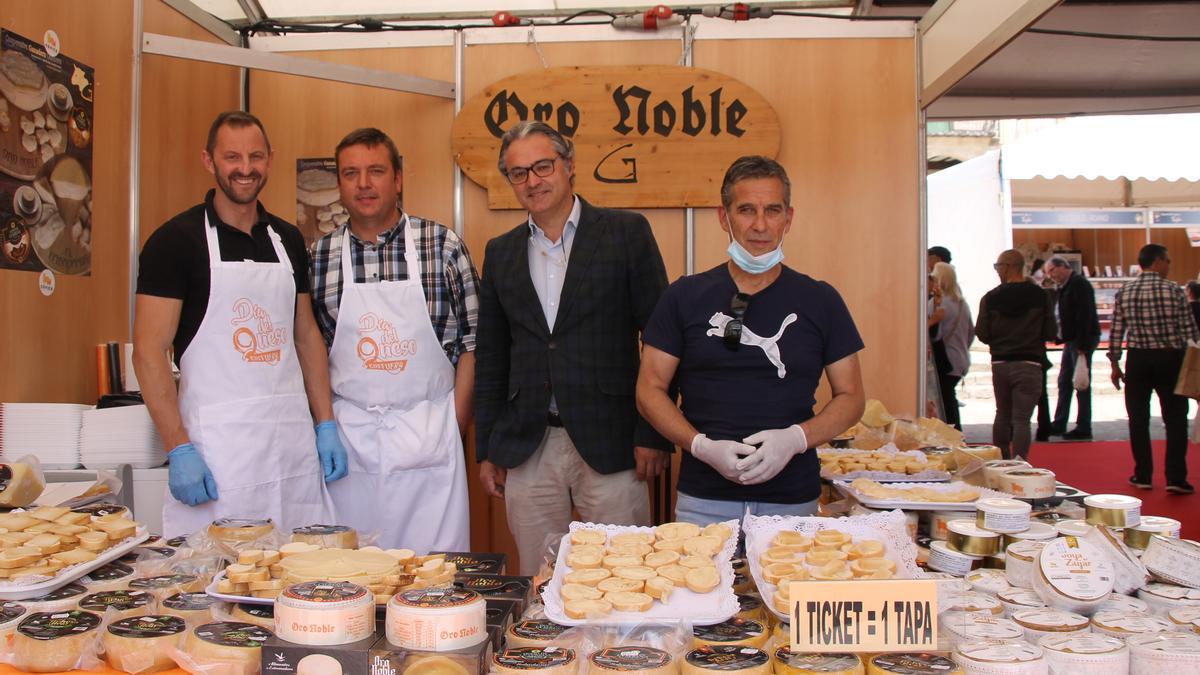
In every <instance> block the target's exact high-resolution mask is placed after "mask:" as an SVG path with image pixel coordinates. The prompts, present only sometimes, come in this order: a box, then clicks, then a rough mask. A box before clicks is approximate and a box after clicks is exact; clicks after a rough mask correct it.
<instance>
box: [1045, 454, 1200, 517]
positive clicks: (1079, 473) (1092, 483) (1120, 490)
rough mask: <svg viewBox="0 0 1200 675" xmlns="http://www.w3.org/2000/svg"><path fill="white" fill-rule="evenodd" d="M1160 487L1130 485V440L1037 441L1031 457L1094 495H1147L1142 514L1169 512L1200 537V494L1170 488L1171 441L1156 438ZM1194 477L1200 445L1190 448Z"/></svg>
mask: <svg viewBox="0 0 1200 675" xmlns="http://www.w3.org/2000/svg"><path fill="white" fill-rule="evenodd" d="M1153 446H1154V489H1153V490H1139V489H1137V488H1135V487H1131V486H1130V485H1129V483H1128V482H1126V481H1128V479H1129V477H1130V476H1131V475H1133V455H1132V453H1131V452H1130V450H1129V443H1128V442H1127V441H1099V442H1095V443H1034V444H1033V447H1032V448H1031V449H1030V453H1029V461H1030V463H1031V464H1033V465H1034V466H1040V467H1044V468H1047V469H1050V470H1051V471H1053V472H1054V473H1055V474H1056V475H1057V476H1058V479H1059V480H1060V481H1062V482H1063V483H1066V484H1067V485H1071V486H1074V487H1077V488H1079V489H1080V490H1084V491H1085V492H1090V493H1092V494H1101V493H1104V494H1124V495H1133V496H1134V497H1137V498H1138V499H1141V500H1142V514H1143V515H1147V516H1166V517H1168V518H1174V519H1176V520H1178V521H1180V522H1182V523H1183V536H1184V538H1186V539H1200V494H1195V495H1175V494H1171V493H1169V492H1167V491H1166V490H1165V489H1164V488H1165V487H1166V480H1165V479H1164V478H1163V466H1164V463H1163V453H1164V452H1165V448H1166V442H1165V441H1154V442H1153ZM1188 482H1189V483H1192V484H1193V485H1195V484H1196V483H1198V482H1200V446H1197V445H1191V446H1189V448H1188Z"/></svg>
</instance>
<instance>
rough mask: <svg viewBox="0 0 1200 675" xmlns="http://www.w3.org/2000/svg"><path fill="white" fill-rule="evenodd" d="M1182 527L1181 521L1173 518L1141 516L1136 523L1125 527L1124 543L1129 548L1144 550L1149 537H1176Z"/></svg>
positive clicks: (1148, 542) (1148, 543) (1147, 544)
mask: <svg viewBox="0 0 1200 675" xmlns="http://www.w3.org/2000/svg"><path fill="white" fill-rule="evenodd" d="M1182 528H1183V523H1180V522H1179V521H1178V520H1175V519H1174V518H1163V517H1162V516H1142V517H1141V518H1140V519H1139V520H1138V524H1137V525H1135V526H1133V527H1127V528H1125V543H1126V544H1128V545H1129V547H1130V548H1136V549H1138V550H1142V551H1144V550H1146V547H1147V546H1149V545H1150V538H1151V537H1153V536H1154V535H1156V534H1157V535H1161V536H1163V537H1168V538H1171V539H1178V538H1179V533H1180V531H1181V530H1182Z"/></svg>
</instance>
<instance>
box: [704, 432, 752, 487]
mask: <svg viewBox="0 0 1200 675" xmlns="http://www.w3.org/2000/svg"><path fill="white" fill-rule="evenodd" d="M691 451H692V456H693V457H695V458H696V459H698V460H700V461H701V462H704V463H705V464H707V465H709V466H711V467H712V468H714V469H716V470H717V473H720V474H721V475H722V476H724V477H725V479H726V480H730V481H733V482H734V483H736V482H738V476H740V475H741V473H742V470H741V469H739V468H738V461H739V460H741V459H742V457H745V456H746V455H749V454H750V453H752V452H754V448H752V447H750V446H749V445H746V444H744V443H738V442H737V441H714V440H712V439H711V438H709V437H708V436H705V435H704V434H696V435H695V436H694V437H693V438H692V447H691Z"/></svg>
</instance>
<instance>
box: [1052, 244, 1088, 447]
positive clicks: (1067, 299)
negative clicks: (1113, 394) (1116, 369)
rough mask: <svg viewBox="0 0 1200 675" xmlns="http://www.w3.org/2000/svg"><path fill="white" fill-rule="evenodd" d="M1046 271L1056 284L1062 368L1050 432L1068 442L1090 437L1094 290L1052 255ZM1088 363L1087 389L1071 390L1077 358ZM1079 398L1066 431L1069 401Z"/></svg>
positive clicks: (1069, 410) (1063, 261)
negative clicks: (1071, 427) (1077, 405)
mask: <svg viewBox="0 0 1200 675" xmlns="http://www.w3.org/2000/svg"><path fill="white" fill-rule="evenodd" d="M1046 269H1047V270H1048V273H1049V275H1050V277H1051V278H1052V279H1054V283H1056V284H1058V325H1059V336H1060V337H1061V338H1062V343H1063V352H1062V365H1061V366H1060V367H1059V370H1058V407H1057V409H1056V410H1055V412H1054V422H1053V423H1052V424H1051V427H1050V430H1051V433H1053V434H1056V435H1058V434H1061V435H1062V436H1063V438H1065V439H1068V440H1090V439H1091V438H1092V388H1091V386H1090V382H1091V375H1092V352H1093V351H1095V349H1096V346H1097V345H1098V344H1099V343H1100V320H1099V319H1098V318H1097V316H1096V291H1095V289H1093V288H1092V283H1091V282H1090V281H1088V280H1087V279H1084V278H1083V275H1081V274H1076V273H1075V272H1074V270H1072V269H1071V264H1070V263H1068V262H1067V261H1066V259H1065V258H1062V257H1059V256H1053V257H1051V258H1050V261H1049V262H1047V263H1046ZM1081 354H1082V355H1083V358H1084V360H1085V361H1086V362H1087V364H1088V382H1089V386H1088V388H1087V389H1083V390H1079V391H1076V390H1075V364H1076V361H1077V360H1078V358H1079V356H1080V355H1081ZM1072 395H1075V396H1076V397H1077V398H1078V399H1079V411H1078V413H1077V414H1076V417H1075V428H1074V429H1072V430H1070V431H1067V422H1068V421H1069V419H1070V417H1071V398H1072Z"/></svg>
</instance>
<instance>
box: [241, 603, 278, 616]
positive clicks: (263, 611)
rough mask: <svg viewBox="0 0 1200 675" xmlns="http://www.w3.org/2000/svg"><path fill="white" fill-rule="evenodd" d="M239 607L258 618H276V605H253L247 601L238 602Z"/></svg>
mask: <svg viewBox="0 0 1200 675" xmlns="http://www.w3.org/2000/svg"><path fill="white" fill-rule="evenodd" d="M237 608H238V609H240V610H241V611H243V612H245V613H247V614H249V615H250V616H252V617H254V618H256V619H274V618H275V606H274V605H251V604H250V603H247V602H240V603H238V606H237Z"/></svg>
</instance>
